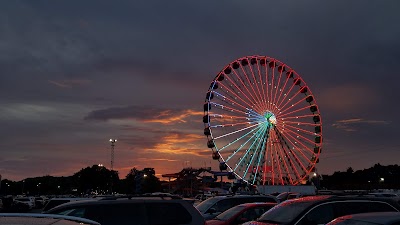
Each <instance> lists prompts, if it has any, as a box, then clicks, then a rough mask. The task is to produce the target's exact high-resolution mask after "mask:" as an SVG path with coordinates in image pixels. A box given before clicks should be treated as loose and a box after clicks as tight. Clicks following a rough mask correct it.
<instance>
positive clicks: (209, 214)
mask: <svg viewBox="0 0 400 225" xmlns="http://www.w3.org/2000/svg"><path fill="white" fill-rule="evenodd" d="M251 202H272V203H279V201H278V199H277V198H276V197H275V196H272V195H231V196H215V197H212V198H209V199H207V200H204V201H202V202H201V203H200V204H198V205H196V208H197V209H198V210H199V211H200V212H201V214H202V215H203V217H204V218H205V219H206V220H211V219H213V218H214V217H216V216H218V215H219V214H220V213H222V212H224V211H225V210H227V209H230V208H232V207H234V206H237V205H240V204H243V203H251Z"/></svg>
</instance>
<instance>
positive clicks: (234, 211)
mask: <svg viewBox="0 0 400 225" xmlns="http://www.w3.org/2000/svg"><path fill="white" fill-rule="evenodd" d="M244 208H245V206H241V205H238V206H234V207H232V208H230V209H228V210H226V211H225V212H223V213H221V214H219V215H218V216H217V217H215V219H217V220H222V221H226V220H229V219H230V218H232V217H233V216H234V215H236V214H237V213H238V212H240V211H242V210H243V209H244Z"/></svg>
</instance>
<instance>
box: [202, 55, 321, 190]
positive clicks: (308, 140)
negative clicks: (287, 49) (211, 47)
mask: <svg viewBox="0 0 400 225" xmlns="http://www.w3.org/2000/svg"><path fill="white" fill-rule="evenodd" d="M203 123H204V125H205V128H204V135H206V136H207V146H208V148H210V149H211V150H212V158H213V159H214V160H218V161H219V168H220V170H221V171H225V172H227V173H228V176H229V177H230V178H235V179H237V180H241V181H243V182H246V183H249V184H252V185H298V184H304V183H305V182H306V181H308V179H309V176H310V174H311V173H314V172H315V165H316V163H318V162H319V155H320V153H321V147H322V121H321V115H320V112H319V108H318V105H317V103H316V100H315V97H314V95H313V94H312V92H311V90H310V88H309V87H308V86H307V85H306V83H305V82H304V80H303V79H302V78H301V77H300V75H299V74H298V73H297V72H296V71H294V70H293V69H292V68H290V67H289V66H288V65H286V64H284V63H282V62H280V61H278V60H276V59H274V58H271V57H268V56H246V57H242V58H239V59H237V60H235V61H233V62H231V63H229V64H228V65H226V66H225V67H224V68H223V69H222V70H221V71H220V72H219V73H218V74H217V75H216V76H215V78H214V79H213V80H212V82H211V85H210V87H209V89H208V92H207V94H206V98H205V104H204V116H203Z"/></svg>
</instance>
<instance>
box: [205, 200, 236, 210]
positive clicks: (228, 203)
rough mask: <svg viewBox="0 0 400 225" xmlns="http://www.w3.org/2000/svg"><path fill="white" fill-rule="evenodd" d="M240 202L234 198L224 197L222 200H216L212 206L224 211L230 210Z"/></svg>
mask: <svg viewBox="0 0 400 225" xmlns="http://www.w3.org/2000/svg"><path fill="white" fill-rule="evenodd" d="M238 204H240V203H239V202H237V201H236V200H234V199H232V198H225V199H222V200H221V201H218V202H216V203H215V205H214V206H212V207H211V208H215V209H216V210H217V212H224V211H225V210H228V209H230V208H232V207H233V206H235V205H238Z"/></svg>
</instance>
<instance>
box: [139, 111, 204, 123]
mask: <svg viewBox="0 0 400 225" xmlns="http://www.w3.org/2000/svg"><path fill="white" fill-rule="evenodd" d="M201 115H203V112H200V111H193V110H190V109H189V110H185V111H183V112H182V113H179V114H177V115H175V114H174V112H173V111H172V110H164V111H161V112H160V113H159V114H158V115H156V116H154V118H151V119H145V120H142V121H143V122H148V123H162V124H171V123H176V122H178V123H186V120H185V119H186V118H188V117H190V116H201Z"/></svg>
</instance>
